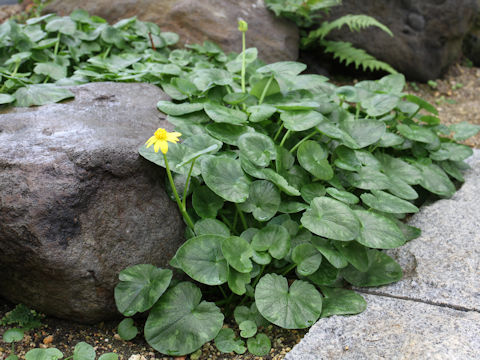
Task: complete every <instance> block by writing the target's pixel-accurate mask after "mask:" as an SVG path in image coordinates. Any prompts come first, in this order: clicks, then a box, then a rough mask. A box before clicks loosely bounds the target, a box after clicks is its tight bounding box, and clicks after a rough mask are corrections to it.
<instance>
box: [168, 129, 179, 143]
mask: <svg viewBox="0 0 480 360" xmlns="http://www.w3.org/2000/svg"><path fill="white" fill-rule="evenodd" d="M179 136H182V134H180V133H179V132H176V131H174V132H171V133H167V141H170V142H173V143H176V142H177V141H178V137H179Z"/></svg>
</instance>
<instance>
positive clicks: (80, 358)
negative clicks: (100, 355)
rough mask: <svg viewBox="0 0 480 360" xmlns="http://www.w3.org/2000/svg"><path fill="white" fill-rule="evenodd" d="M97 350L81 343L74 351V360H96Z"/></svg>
mask: <svg viewBox="0 0 480 360" xmlns="http://www.w3.org/2000/svg"><path fill="white" fill-rule="evenodd" d="M95 355H96V354H95V349H94V348H93V346H92V345H90V344H87V343H86V342H83V341H82V342H79V343H78V344H77V345H75V348H74V349H73V360H95Z"/></svg>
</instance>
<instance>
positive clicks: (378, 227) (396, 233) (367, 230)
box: [355, 210, 406, 249]
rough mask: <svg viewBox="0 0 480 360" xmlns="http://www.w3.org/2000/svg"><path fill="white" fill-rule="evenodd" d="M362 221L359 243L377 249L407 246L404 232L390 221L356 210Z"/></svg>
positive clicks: (368, 212)
mask: <svg viewBox="0 0 480 360" xmlns="http://www.w3.org/2000/svg"><path fill="white" fill-rule="evenodd" d="M355 215H356V216H357V218H358V219H359V220H360V224H361V228H360V235H359V236H358V238H357V241H358V242H359V243H360V244H362V245H365V246H367V247H371V248H375V249H394V248H397V247H399V246H402V245H403V244H405V242H406V239H405V236H404V235H403V232H402V231H401V230H400V229H399V228H398V226H397V225H396V224H395V223H394V222H393V221H392V220H390V219H388V218H386V217H384V216H382V215H379V214H376V213H374V212H370V211H365V210H355Z"/></svg>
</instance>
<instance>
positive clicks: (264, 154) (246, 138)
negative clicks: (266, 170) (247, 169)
mask: <svg viewBox="0 0 480 360" xmlns="http://www.w3.org/2000/svg"><path fill="white" fill-rule="evenodd" d="M238 147H239V149H240V152H241V153H242V154H243V155H244V156H245V157H246V158H247V159H248V160H250V161H251V162H252V163H254V164H255V165H257V166H260V167H266V166H268V164H269V163H270V161H272V160H275V157H276V154H277V151H276V149H275V144H274V143H273V141H272V139H270V137H268V136H266V135H263V134H260V133H256V132H247V133H245V134H243V135H242V136H240V138H239V139H238Z"/></svg>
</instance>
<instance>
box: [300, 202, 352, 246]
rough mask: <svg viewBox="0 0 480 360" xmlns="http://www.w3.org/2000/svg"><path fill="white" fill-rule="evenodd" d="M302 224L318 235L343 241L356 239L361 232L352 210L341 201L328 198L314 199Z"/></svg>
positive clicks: (304, 215) (302, 219)
mask: <svg viewBox="0 0 480 360" xmlns="http://www.w3.org/2000/svg"><path fill="white" fill-rule="evenodd" d="M301 222H302V225H303V226H305V227H306V228H307V229H308V230H310V231H311V232H312V233H314V234H316V235H319V236H323V237H326V238H329V239H334V240H341V241H350V240H353V239H355V238H356V237H357V235H358V233H359V230H360V224H359V222H358V220H357V218H356V217H355V215H354V213H353V212H352V210H351V209H350V208H349V207H348V206H347V205H345V204H343V203H341V202H340V201H338V200H334V199H330V198H327V197H321V198H315V199H313V200H312V202H311V203H310V208H309V209H308V210H307V211H306V212H305V213H304V214H303V216H302V218H301Z"/></svg>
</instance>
